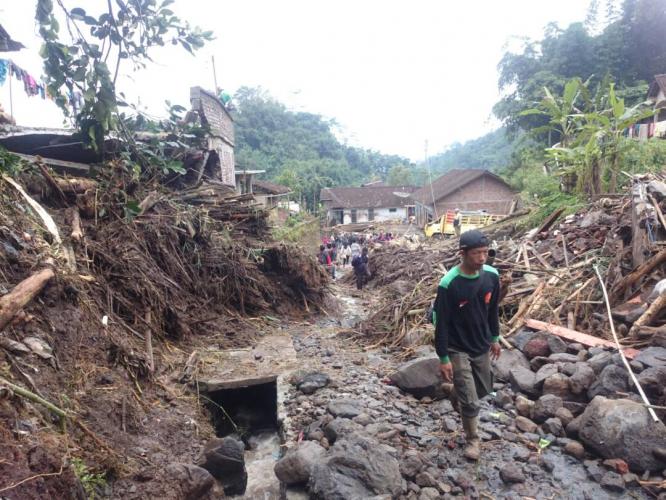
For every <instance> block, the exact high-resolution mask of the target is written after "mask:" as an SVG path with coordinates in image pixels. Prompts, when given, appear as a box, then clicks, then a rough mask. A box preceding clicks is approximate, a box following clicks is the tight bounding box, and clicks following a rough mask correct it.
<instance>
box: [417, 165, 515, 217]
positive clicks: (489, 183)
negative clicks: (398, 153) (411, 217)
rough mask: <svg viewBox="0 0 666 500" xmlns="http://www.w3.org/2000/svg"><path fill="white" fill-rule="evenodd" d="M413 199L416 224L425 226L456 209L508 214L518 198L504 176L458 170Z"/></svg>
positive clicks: (423, 190)
mask: <svg viewBox="0 0 666 500" xmlns="http://www.w3.org/2000/svg"><path fill="white" fill-rule="evenodd" d="M412 199H413V200H414V205H415V210H416V222H417V224H419V225H420V226H424V225H425V224H426V223H427V222H429V221H432V220H433V219H435V218H436V217H438V216H441V215H442V214H444V213H445V212H446V211H447V210H455V209H456V208H459V209H460V210H486V211H487V212H488V213H492V214H508V213H509V212H510V211H511V208H512V206H513V207H515V203H516V202H517V200H518V195H517V193H516V192H515V191H514V190H513V189H511V186H509V185H508V184H507V183H506V182H505V181H504V180H503V179H502V178H501V177H499V176H497V175H495V174H493V173H491V172H489V171H488V170H479V169H455V170H450V171H449V172H447V173H445V174H444V175H442V176H441V177H439V178H437V179H435V180H434V181H433V182H432V185H431V184H426V185H425V186H424V187H422V188H421V189H419V190H418V191H416V192H414V193H413V194H412ZM433 199H434V207H433Z"/></svg>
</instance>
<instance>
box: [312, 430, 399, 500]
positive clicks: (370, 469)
mask: <svg viewBox="0 0 666 500" xmlns="http://www.w3.org/2000/svg"><path fill="white" fill-rule="evenodd" d="M402 483H403V480H402V476H401V475H400V466H399V464H398V461H397V460H396V459H395V458H393V457H392V456H391V455H389V454H388V453H387V452H386V451H384V450H383V449H382V447H381V446H380V445H379V443H378V442H377V441H375V440H373V439H368V438H365V437H362V436H359V435H356V434H351V435H349V436H346V437H345V438H343V439H341V440H339V441H338V442H336V443H335V445H333V447H332V448H331V449H330V450H329V453H328V456H327V457H326V458H325V459H324V460H323V461H320V462H317V463H316V464H315V465H314V467H313V468H312V470H311V473H310V481H309V483H308V485H309V486H308V489H309V491H310V494H311V495H312V496H313V497H315V498H330V499H343V498H368V497H373V496H375V495H391V497H392V498H396V497H398V496H399V494H400V493H401V492H402Z"/></svg>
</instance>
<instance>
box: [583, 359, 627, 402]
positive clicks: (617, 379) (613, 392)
mask: <svg viewBox="0 0 666 500" xmlns="http://www.w3.org/2000/svg"><path fill="white" fill-rule="evenodd" d="M628 389H629V383H628V378H627V371H626V370H625V369H624V367H619V366H617V365H607V366H606V367H605V368H604V369H603V370H601V373H600V374H599V377H598V378H597V380H596V381H595V382H594V383H593V384H592V385H591V386H590V388H589V390H588V391H587V397H588V398H589V399H593V398H594V397H595V396H605V397H616V396H617V393H618V392H623V393H625V392H627V390H628Z"/></svg>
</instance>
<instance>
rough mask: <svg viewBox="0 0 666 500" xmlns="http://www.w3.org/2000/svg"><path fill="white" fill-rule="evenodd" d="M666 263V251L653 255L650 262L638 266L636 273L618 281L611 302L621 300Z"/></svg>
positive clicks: (633, 272) (612, 292)
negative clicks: (623, 295) (654, 270)
mask: <svg viewBox="0 0 666 500" xmlns="http://www.w3.org/2000/svg"><path fill="white" fill-rule="evenodd" d="M664 262H666V249H664V250H661V251H660V252H659V253H657V254H656V255H653V256H652V258H651V259H650V260H648V261H647V262H644V263H643V264H641V265H640V266H638V267H637V268H636V269H635V270H634V271H632V272H631V273H629V274H627V275H626V276H625V277H624V278H622V279H621V280H620V281H618V282H617V283H616V284H615V285H614V286H613V289H612V290H611V300H613V301H615V300H617V299H619V298H620V296H621V295H622V293H623V292H625V291H626V290H628V289H630V288H631V287H633V286H634V285H635V284H636V283H638V281H640V279H641V278H642V277H644V276H645V275H646V274H649V273H650V272H652V270H653V269H655V268H656V267H657V266H659V265H661V264H663V263H664Z"/></svg>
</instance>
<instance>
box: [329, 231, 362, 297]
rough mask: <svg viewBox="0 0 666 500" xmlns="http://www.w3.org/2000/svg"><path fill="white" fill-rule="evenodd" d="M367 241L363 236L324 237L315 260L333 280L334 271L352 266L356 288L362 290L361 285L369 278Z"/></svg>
mask: <svg viewBox="0 0 666 500" xmlns="http://www.w3.org/2000/svg"><path fill="white" fill-rule="evenodd" d="M366 243H367V239H366V238H365V237H364V236H354V235H336V236H335V237H333V238H329V237H326V236H325V237H324V238H323V239H322V244H321V245H320V246H319V253H318V254H317V260H318V261H319V263H320V264H322V265H324V266H326V269H327V270H328V272H329V273H330V274H331V277H332V278H333V279H335V277H336V269H337V268H338V267H342V268H345V267H347V266H350V265H351V266H352V268H353V269H354V276H355V277H356V288H357V289H359V290H362V289H363V285H365V283H366V282H367V280H368V278H369V277H370V269H369V267H368V264H369V258H368V247H367V245H366Z"/></svg>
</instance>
